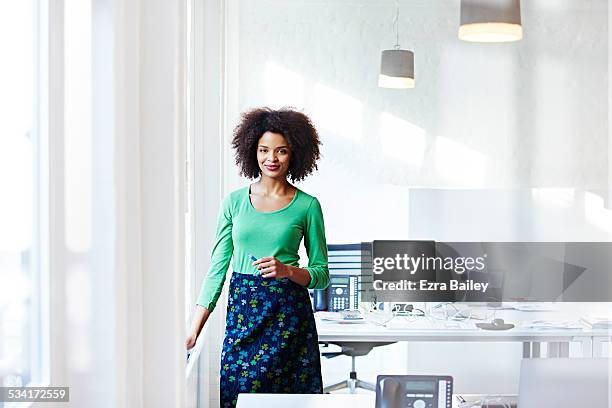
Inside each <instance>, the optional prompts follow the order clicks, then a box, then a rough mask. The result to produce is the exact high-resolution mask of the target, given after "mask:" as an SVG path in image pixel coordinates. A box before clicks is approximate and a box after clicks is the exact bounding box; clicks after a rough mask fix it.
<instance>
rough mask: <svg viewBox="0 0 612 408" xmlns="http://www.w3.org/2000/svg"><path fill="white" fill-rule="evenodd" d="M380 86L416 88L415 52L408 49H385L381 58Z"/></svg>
mask: <svg viewBox="0 0 612 408" xmlns="http://www.w3.org/2000/svg"><path fill="white" fill-rule="evenodd" d="M378 86H380V87H381V88H396V89H406V88H414V53H413V52H412V51H408V50H384V51H383V52H382V56H381V60H380V75H379V76H378Z"/></svg>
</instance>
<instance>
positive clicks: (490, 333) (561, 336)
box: [315, 310, 612, 342]
mask: <svg viewBox="0 0 612 408" xmlns="http://www.w3.org/2000/svg"><path fill="white" fill-rule="evenodd" d="M315 317H317V314H316V313H315ZM496 317H498V318H503V319H505V321H506V322H507V323H514V324H515V327H514V328H513V329H510V330H500V331H495V330H482V329H478V328H476V327H475V323H479V322H481V321H478V320H473V319H470V320H468V321H466V322H452V321H450V322H447V321H442V320H435V319H432V318H429V317H418V318H410V319H408V318H405V317H396V318H394V320H393V321H391V322H390V323H389V324H387V326H386V327H383V326H380V325H375V324H372V323H362V324H354V323H351V324H342V323H336V322H327V321H322V320H321V319H319V318H317V319H316V323H317V332H318V336H319V341H329V342H333V341H345V342H371V341H372V342H376V341H378V342H385V341H391V342H392V341H564V340H565V341H567V340H568V339H569V338H574V337H587V336H612V331H610V330H593V329H591V328H587V327H586V326H585V327H584V328H580V329H546V330H539V329H531V328H525V327H523V326H522V322H524V321H527V320H538V319H542V320H578V319H579V317H580V316H578V315H572V314H568V313H566V312H558V311H550V312H519V311H514V310H499V311H496Z"/></svg>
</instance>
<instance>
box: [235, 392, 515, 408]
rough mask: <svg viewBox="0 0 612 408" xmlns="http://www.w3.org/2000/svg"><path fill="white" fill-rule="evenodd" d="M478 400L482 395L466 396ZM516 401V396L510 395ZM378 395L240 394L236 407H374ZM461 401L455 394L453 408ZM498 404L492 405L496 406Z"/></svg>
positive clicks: (469, 399) (468, 398)
mask: <svg viewBox="0 0 612 408" xmlns="http://www.w3.org/2000/svg"><path fill="white" fill-rule="evenodd" d="M464 397H467V398H466V400H468V401H476V400H478V399H479V398H481V396H465V395H464ZM510 398H511V400H513V401H516V398H515V397H510ZM375 403H376V395H375V394H374V393H368V394H239V395H238V404H237V405H236V408H261V407H265V408H287V407H291V408H329V407H333V408H374V404H375ZM458 406H459V403H458V402H457V399H456V398H455V396H453V408H457V407H458ZM494 406H496V405H490V407H494Z"/></svg>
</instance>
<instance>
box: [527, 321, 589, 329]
mask: <svg viewBox="0 0 612 408" xmlns="http://www.w3.org/2000/svg"><path fill="white" fill-rule="evenodd" d="M523 327H524V328H525V329H536V330H576V329H584V326H583V325H582V324H580V322H578V321H575V320H532V321H525V322H523Z"/></svg>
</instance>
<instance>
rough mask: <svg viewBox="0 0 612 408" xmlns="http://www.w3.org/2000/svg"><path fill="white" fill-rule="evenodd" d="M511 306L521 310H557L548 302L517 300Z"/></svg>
mask: <svg viewBox="0 0 612 408" xmlns="http://www.w3.org/2000/svg"><path fill="white" fill-rule="evenodd" d="M511 307H512V309H514V310H519V311H521V312H552V311H555V310H557V309H555V307H554V306H553V305H552V304H550V303H546V302H533V303H527V302H517V303H513V304H512V305H511Z"/></svg>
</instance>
